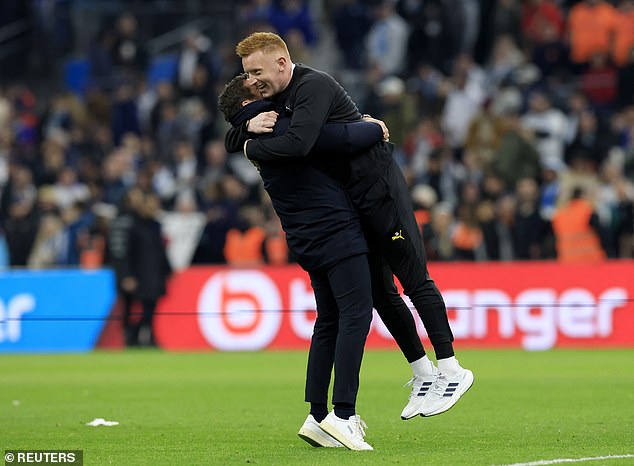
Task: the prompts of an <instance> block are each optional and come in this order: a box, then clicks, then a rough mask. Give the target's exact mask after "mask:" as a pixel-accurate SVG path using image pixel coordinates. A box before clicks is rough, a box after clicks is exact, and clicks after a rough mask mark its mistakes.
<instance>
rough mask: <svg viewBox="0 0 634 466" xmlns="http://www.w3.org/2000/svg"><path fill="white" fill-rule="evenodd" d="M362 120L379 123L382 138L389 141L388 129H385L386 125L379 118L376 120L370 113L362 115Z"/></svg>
mask: <svg viewBox="0 0 634 466" xmlns="http://www.w3.org/2000/svg"><path fill="white" fill-rule="evenodd" d="M362 120H363V121H369V122H370V123H376V124H377V125H379V126H380V127H381V129H382V130H383V140H384V141H389V140H390V130H389V129H387V126H386V125H385V123H383V122H382V121H381V120H377V119H376V118H372V117H371V116H370V115H363V118H362Z"/></svg>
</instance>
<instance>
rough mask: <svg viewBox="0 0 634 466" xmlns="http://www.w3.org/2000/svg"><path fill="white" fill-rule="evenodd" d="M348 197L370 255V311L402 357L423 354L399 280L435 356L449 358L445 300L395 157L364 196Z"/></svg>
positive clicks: (451, 347) (449, 330) (450, 347)
mask: <svg viewBox="0 0 634 466" xmlns="http://www.w3.org/2000/svg"><path fill="white" fill-rule="evenodd" d="M352 198H353V199H354V200H353V202H354V204H355V208H356V209H357V211H358V212H359V215H360V216H361V223H362V225H363V229H364V233H365V236H366V240H367V242H368V246H369V247H370V251H371V254H370V269H371V272H372V289H373V299H374V307H375V308H376V309H377V312H378V313H379V315H380V317H381V319H382V320H383V322H384V323H385V325H386V326H387V328H388V330H389V331H390V333H392V336H393V337H394V339H395V340H396V342H397V343H398V345H399V347H400V348H401V350H402V351H403V353H404V355H405V357H406V358H407V360H408V361H409V362H412V361H415V360H417V359H419V358H420V357H422V356H423V355H424V354H425V352H424V350H423V348H422V345H421V342H420V338H419V337H418V335H417V334H416V328H415V325H414V320H413V318H412V316H411V313H410V312H409V309H408V308H407V306H406V305H405V303H404V302H403V300H402V299H401V297H400V296H399V294H398V292H397V290H396V286H395V285H394V279H393V275H392V274H394V275H396V277H397V278H398V279H399V281H400V282H401V285H403V290H404V292H405V294H406V295H407V296H409V298H410V299H411V301H412V303H413V304H414V307H415V308H416V310H417V312H418V314H419V316H420V318H421V320H422V322H423V324H424V325H425V329H426V330H427V334H428V336H429V339H430V341H431V343H432V345H433V346H434V351H435V353H436V357H437V358H438V359H443V358H447V357H451V356H453V354H454V353H453V345H452V342H453V334H452V332H451V328H450V326H449V320H448V318H447V310H446V308H445V302H444V300H443V298H442V295H441V294H440V292H439V291H438V288H437V287H436V284H435V283H434V282H433V280H432V279H431V278H430V277H429V273H428V271H427V260H426V257H425V250H424V248H423V241H422V238H421V233H420V230H419V229H418V225H417V223H416V219H415V217H414V212H413V209H412V200H411V196H410V194H409V190H408V188H407V183H406V181H405V178H404V176H403V173H402V171H401V169H400V167H399V166H398V164H397V163H396V162H395V161H394V159H391V162H390V163H389V165H388V167H387V168H386V170H385V172H384V173H383V175H382V176H381V178H380V179H379V180H377V182H376V183H375V184H373V185H372V186H371V187H370V188H369V189H367V190H366V191H365V192H364V193H363V194H362V195H358V194H357V195H354V196H352ZM403 308H404V309H403ZM410 319H411V320H410Z"/></svg>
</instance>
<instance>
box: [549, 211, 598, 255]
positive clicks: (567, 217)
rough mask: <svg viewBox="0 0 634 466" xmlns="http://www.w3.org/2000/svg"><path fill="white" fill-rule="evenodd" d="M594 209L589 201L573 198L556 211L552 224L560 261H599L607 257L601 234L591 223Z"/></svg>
mask: <svg viewBox="0 0 634 466" xmlns="http://www.w3.org/2000/svg"><path fill="white" fill-rule="evenodd" d="M592 211H593V209H592V204H590V203H589V202H588V201H586V200H584V199H573V200H571V201H570V202H569V203H568V204H567V205H565V206H564V207H562V208H560V209H558V210H557V211H556V212H555V215H554V216H553V220H552V225H553V231H554V232H555V238H556V241H557V258H558V259H559V260H560V261H562V262H598V261H601V260H603V259H605V252H604V251H603V249H602V248H601V243H600V242H599V236H598V235H597V233H596V232H595V231H594V229H593V228H592V226H591V225H590V217H591V216H592Z"/></svg>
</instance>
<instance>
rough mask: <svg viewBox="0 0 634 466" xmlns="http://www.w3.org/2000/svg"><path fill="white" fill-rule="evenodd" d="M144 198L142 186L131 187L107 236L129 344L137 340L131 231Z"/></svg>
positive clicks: (124, 329) (123, 324)
mask: <svg viewBox="0 0 634 466" xmlns="http://www.w3.org/2000/svg"><path fill="white" fill-rule="evenodd" d="M142 201H143V192H142V191H141V190H140V189H136V188H132V189H130V190H129V191H128V192H127V193H126V194H125V197H124V198H123V202H122V203H121V206H120V208H119V212H118V214H117V216H116V218H114V219H113V220H112V221H111V222H110V226H109V234H108V238H107V243H106V247H107V257H108V263H109V265H110V266H112V268H113V269H114V273H115V279H116V287H117V298H118V300H119V305H120V306H121V311H122V314H123V315H122V319H121V323H122V326H123V328H122V330H123V335H124V341H125V344H126V345H128V346H133V345H134V344H135V338H134V332H133V326H132V320H131V313H132V304H133V302H134V282H133V280H131V279H130V276H131V272H130V270H129V267H130V262H129V256H130V254H131V252H130V232H131V230H132V227H133V225H134V222H135V221H136V217H137V215H138V210H139V209H140V208H141V202H142Z"/></svg>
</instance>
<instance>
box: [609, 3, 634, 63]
mask: <svg viewBox="0 0 634 466" xmlns="http://www.w3.org/2000/svg"><path fill="white" fill-rule="evenodd" d="M633 47H634V8H632V9H631V10H630V11H619V12H618V14H617V16H616V23H615V26H614V48H613V51H612V59H613V60H614V63H616V64H617V65H618V66H624V65H626V64H627V62H628V61H629V56H630V50H631V49H632V48H633Z"/></svg>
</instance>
